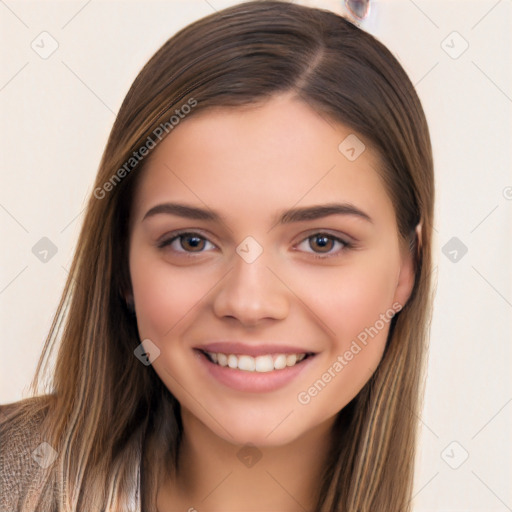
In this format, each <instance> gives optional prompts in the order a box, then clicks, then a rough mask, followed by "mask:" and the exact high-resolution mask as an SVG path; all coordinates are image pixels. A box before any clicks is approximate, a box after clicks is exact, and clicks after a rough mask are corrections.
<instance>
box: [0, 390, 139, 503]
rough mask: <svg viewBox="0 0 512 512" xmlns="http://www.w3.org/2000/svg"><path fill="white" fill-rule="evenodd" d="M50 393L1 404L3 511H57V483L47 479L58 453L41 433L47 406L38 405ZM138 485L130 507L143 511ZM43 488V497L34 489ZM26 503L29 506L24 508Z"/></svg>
mask: <svg viewBox="0 0 512 512" xmlns="http://www.w3.org/2000/svg"><path fill="white" fill-rule="evenodd" d="M41 401H42V402H43V403H45V401H46V397H37V398H29V399H26V400H21V401H19V402H13V403H10V404H5V405H0V512H19V511H21V510H22V509H23V510H26V511H37V512H55V510H56V507H55V506H54V503H55V501H56V495H55V494H54V491H53V484H52V483H51V481H50V482H45V481H46V480H47V476H48V473H47V472H48V471H49V470H50V468H51V467H52V464H53V463H54V462H55V460H56V457H58V453H57V452H56V451H55V450H54V449H53V448H52V447H51V445H50V444H48V443H47V442H46V441H45V439H43V437H42V435H41V424H42V421H43V419H44V417H45V415H46V410H44V412H42V411H41V407H37V405H38V403H39V404H41ZM138 477H139V481H138V487H137V488H136V489H134V492H133V495H132V496H131V498H130V501H131V506H130V507H129V510H130V511H137V512H139V511H140V500H139V496H140V494H139V491H140V474H139V475H138ZM41 489H42V491H43V492H42V494H41V496H40V498H39V500H36V499H35V498H34V496H32V495H33V493H34V492H35V491H39V490H41ZM22 507H25V508H22Z"/></svg>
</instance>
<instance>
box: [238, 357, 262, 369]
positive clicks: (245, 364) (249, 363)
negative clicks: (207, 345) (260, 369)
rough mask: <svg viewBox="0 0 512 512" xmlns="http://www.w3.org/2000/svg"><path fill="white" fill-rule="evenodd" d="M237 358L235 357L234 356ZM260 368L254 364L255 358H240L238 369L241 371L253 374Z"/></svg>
mask: <svg viewBox="0 0 512 512" xmlns="http://www.w3.org/2000/svg"><path fill="white" fill-rule="evenodd" d="M233 357H235V356H233ZM257 366H258V363H257V362H256V363H255V362H254V357H250V356H240V357H239V358H238V368H239V369H240V370H247V371H248V372H253V371H254V370H255V369H256V368H257Z"/></svg>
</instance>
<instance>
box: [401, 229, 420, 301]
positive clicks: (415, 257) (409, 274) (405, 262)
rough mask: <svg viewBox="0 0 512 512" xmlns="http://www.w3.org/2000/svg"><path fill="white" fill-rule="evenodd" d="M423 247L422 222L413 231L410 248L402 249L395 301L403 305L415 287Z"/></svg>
mask: <svg viewBox="0 0 512 512" xmlns="http://www.w3.org/2000/svg"><path fill="white" fill-rule="evenodd" d="M421 248H422V225H421V222H420V223H418V225H417V226H416V228H415V229H414V231H413V232H412V233H411V238H410V243H409V250H408V251H407V250H406V249H404V250H402V261H401V265H400V271H399V274H398V279H397V285H396V290H395V301H396V302H398V303H400V304H401V306H402V307H404V306H405V304H406V303H407V301H408V300H409V297H410V296H411V294H412V290H413V288H414V283H415V281H416V272H417V269H418V263H419V261H420V258H421Z"/></svg>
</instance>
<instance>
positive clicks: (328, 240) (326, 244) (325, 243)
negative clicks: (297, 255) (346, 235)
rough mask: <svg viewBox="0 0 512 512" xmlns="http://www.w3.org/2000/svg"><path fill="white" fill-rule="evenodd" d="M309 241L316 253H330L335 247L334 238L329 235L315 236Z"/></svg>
mask: <svg viewBox="0 0 512 512" xmlns="http://www.w3.org/2000/svg"><path fill="white" fill-rule="evenodd" d="M308 240H310V244H309V245H310V247H311V248H312V249H313V250H314V251H315V252H329V251H331V250H332V248H333V246H334V238H333V237H331V236H327V235H322V234H318V235H313V236H311V237H309V238H308Z"/></svg>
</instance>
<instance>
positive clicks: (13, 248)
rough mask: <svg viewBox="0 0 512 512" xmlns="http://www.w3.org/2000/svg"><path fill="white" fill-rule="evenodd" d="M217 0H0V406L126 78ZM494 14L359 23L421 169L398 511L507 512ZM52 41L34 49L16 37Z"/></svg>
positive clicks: (506, 111)
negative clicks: (419, 153) (42, 246)
mask: <svg viewBox="0 0 512 512" xmlns="http://www.w3.org/2000/svg"><path fill="white" fill-rule="evenodd" d="M235 3H237V2H233V1H224V0H223V1H221V0H208V1H206V0H192V1H191V0H188V1H170V0H169V1H160V2H154V1H153V2H150V1H148V2H142V1H139V2H127V1H123V2H120V1H108V2H107V1H100V0H93V1H91V0H89V1H87V0H84V1H83V2H74V1H66V2H64V1H62V2H52V1H47V2H20V1H12V0H10V1H1V0H0V16H1V22H0V23H1V24H0V30H1V32H0V33H1V36H0V37H1V40H0V43H1V44H0V52H1V56H2V66H1V67H0V108H1V114H2V124H1V132H0V140H1V148H2V150H1V154H0V158H1V160H0V173H1V183H0V228H1V234H2V237H1V240H2V251H1V267H0V308H1V309H0V311H1V313H0V315H1V316H0V319H1V336H2V340H1V344H2V345H1V356H0V403H6V402H12V401H15V400H19V399H20V398H22V397H24V396H27V390H28V385H29V383H30V380H31V378H32V375H33V372H34V369H35V365H36V362H37V358H38V356H39V354H40V351H41V349H42V346H43V342H44V338H45V336H46V334H47V331H48V329H49V327H50V324H51V319H52V315H53V313H54V311H55V309H56V307H57V304H58V300H59V297H60V293H61V291H62V288H63V286H64V282H65V278H66V274H67V269H68V268H69V266H70V263H71V258H72V254H73V250H74V246H75V243H76V240H77V235H78V231H79V227H80V224H81V221H82V212H83V208H84V206H85V201H86V198H87V196H88V195H89V194H90V193H91V191H92V185H93V178H94V176H95V173H96V170H97V167H98V164H99V160H100V157H101V154H102V151H103V148H104V145H105V143H106V140H107V136H108V134H109V131H110V128H111V126H112V123H113V121H114V119H115V115H116V112H117V110H118V108H119V107H120V104H121V101H122V99H123V97H124V95H125V94H126V92H127V90H128V88H129V86H130V84H131V82H132V81H133V79H134V78H135V76H136V74H137V73H138V71H139V70H140V68H141V67H142V66H143V64H144V63H145V62H146V61H147V60H148V58H149V57H150V56H151V55H152V54H153V53H154V52H155V51H156V50H157V49H158V48H159V47H160V46H161V45H162V44H163V43H164V42H165V41H166V40H167V39H168V38H169V37H170V36H171V35H172V34H173V33H175V32H176V31H177V30H178V29H179V28H181V27H183V26H185V25H186V24H188V23H189V22H191V21H193V20H195V19H197V18H200V17H202V16H204V15H207V14H209V13H211V12H213V10H219V9H221V8H223V7H226V6H228V5H232V4H235ZM302 3H307V4H309V5H318V6H326V7H332V8H333V10H334V9H336V8H337V7H336V6H337V5H338V2H335V1H323V2H322V1H317V2H315V1H309V2H302ZM340 3H341V2H340ZM511 26H512V3H511V1H510V0H500V1H496V0H489V1H487V0H485V1H483V0H482V1H463V0H458V1H455V0H449V1H446V0H445V1H428V0H415V1H412V0H380V1H377V2H373V6H372V12H371V15H370V17H369V19H368V20H367V21H366V22H365V23H364V24H363V27H364V28H365V29H367V30H368V31H369V32H371V33H373V34H374V35H376V36H377V37H378V38H379V39H380V40H382V41H383V42H384V43H385V44H386V45H387V46H388V47H389V48H390V49H391V50H392V52H393V53H394V54H395V55H396V56H397V57H398V59H399V61H400V62H401V64H402V65H403V66H404V68H405V69H406V71H407V72H408V74H409V76H410V77H411V80H412V82H413V83H414V84H415V85H416V87H417V91H418V94H419V95H420V98H421V100H422V102H423V105H424V108H425V111H426V114H427V118H428V121H429V125H430V129H431V136H432V142H433V147H434V157H435V165H436V168H435V170H436V194H437V204H436V223H435V229H436V240H435V243H436V246H435V251H436V254H435V271H434V276H435V277H436V278H437V281H438V284H437V296H436V301H435V310H434V320H433V324H432V329H431V347H430V360H429V377H428V381H427V387H426V396H425V407H424V411H423V413H422V416H421V418H420V420H421V424H422V434H421V439H420V451H419V455H418V463H417V474H416V482H415V492H414V494H415V498H414V503H415V512H427V511H429V512H430V511H436V512H437V511H439V512H448V511H450V512H455V511H485V512H505V511H507V510H508V511H511V510H512V491H511V485H510V482H512V471H511V460H512V442H511V434H510V433H511V432H512V403H511V401H512V386H511V380H512V378H511V376H510V373H511V372H510V369H511V361H512V358H511V352H512V349H511V347H512V343H511V342H512V336H511V318H512V278H511V268H510V267H511V265H510V263H511V261H512V254H511V252H512V251H511V245H512V244H511V239H512V237H511V234H512V229H511V227H512V226H511V224H512V223H511V211H512V174H511V160H512V158H511V147H512V144H511V143H512V137H511V107H512V66H511V64H512V59H511V48H512V41H511V34H510V33H511V30H510V28H511ZM43 31H46V32H48V33H49V34H50V35H51V36H48V35H40V34H41V32H43ZM454 32H456V33H454ZM52 39H54V40H55V41H56V42H57V43H58V48H57V50H56V51H55V52H54V53H53V54H52V55H50V56H49V57H48V58H46V59H43V58H41V57H40V56H39V54H38V53H37V52H36V51H35V50H34V49H33V48H32V47H31V45H32V44H33V46H34V47H35V48H37V50H38V51H39V52H40V53H41V52H44V51H49V49H51V44H52ZM466 45H468V47H467V49H465V48H466ZM459 54H460V55H459ZM43 237H48V238H49V239H50V240H51V241H52V242H53V244H55V246H56V248H57V253H56V254H55V255H54V256H53V257H51V258H49V259H48V261H47V262H46V263H44V262H42V261H40V259H38V257H36V255H35V254H34V253H33V252H32V248H33V247H34V245H35V244H36V243H37V242H38V241H39V240H40V239H41V238H43ZM453 237H456V238H457V240H455V241H453V240H452V241H451V242H450V240H451V239H452V238H453ZM447 244H448V245H447ZM452 244H455V245H452ZM461 244H464V246H465V247H466V248H467V253H465V254H463V250H462V249H461V247H462V245H461ZM454 251H455V252H454ZM454 259H455V261H454ZM466 456H467V457H468V458H467V460H464V459H465V457H466ZM399 463H400V461H397V464H399ZM456 466H459V467H458V468H457V469H454V468H455V467H456Z"/></svg>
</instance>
